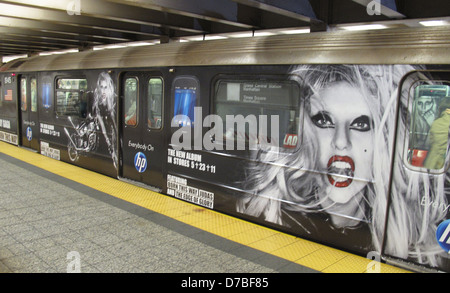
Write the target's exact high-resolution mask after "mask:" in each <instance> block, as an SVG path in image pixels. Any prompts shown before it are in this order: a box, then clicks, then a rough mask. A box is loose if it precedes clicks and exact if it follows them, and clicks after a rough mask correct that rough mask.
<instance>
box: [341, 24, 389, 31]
mask: <svg viewBox="0 0 450 293" xmlns="http://www.w3.org/2000/svg"><path fill="white" fill-rule="evenodd" d="M341 28H343V29H345V30H348V31H365V30H379V29H385V28H387V26H385V25H382V24H365V25H348V26H342V27H341Z"/></svg>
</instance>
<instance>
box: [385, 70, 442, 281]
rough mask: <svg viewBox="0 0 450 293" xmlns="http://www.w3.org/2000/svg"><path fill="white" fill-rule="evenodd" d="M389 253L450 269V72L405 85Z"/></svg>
mask: <svg viewBox="0 0 450 293" xmlns="http://www.w3.org/2000/svg"><path fill="white" fill-rule="evenodd" d="M401 93H402V97H401V101H402V103H406V105H405V107H403V106H402V107H400V111H399V118H398V125H399V127H398V130H397V143H396V151H395V154H396V156H395V158H394V159H395V160H394V164H393V170H392V173H391V174H393V175H392V176H393V177H392V183H391V185H390V194H389V210H388V216H387V227H386V238H385V242H384V254H385V255H386V256H387V257H388V259H394V260H398V259H401V260H402V261H403V262H404V261H406V262H408V263H414V264H417V265H420V266H428V267H431V268H434V269H438V270H443V271H447V272H450V254H449V251H450V212H449V209H450V205H449V201H450V192H449V190H450V181H449V180H450V171H449V167H450V152H449V150H450V72H448V71H430V72H422V71H421V72H413V73H411V74H410V75H408V76H407V77H406V78H405V79H404V82H403V84H402V88H401Z"/></svg>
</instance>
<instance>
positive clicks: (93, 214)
mask: <svg viewBox="0 0 450 293" xmlns="http://www.w3.org/2000/svg"><path fill="white" fill-rule="evenodd" d="M0 180H1V182H3V183H2V185H3V186H2V188H1V189H0V272H67V271H70V270H73V269H74V268H75V269H78V268H80V270H81V272H86V273H87V272H164V273H171V272H185V273H195V272H199V273H200V272H211V273H272V272H330V273H333V272H340V273H341V272H352V273H354V272H356V273H363V272H366V271H367V269H368V268H369V269H370V265H371V264H373V263H372V262H371V260H369V259H366V258H363V257H359V256H355V255H352V254H349V253H346V252H343V251H340V250H336V249H332V248H329V247H326V246H323V245H319V244H316V243H313V242H310V241H306V240H303V239H300V238H297V237H294V236H291V235H287V234H283V233H280V232H277V231H274V230H271V229H268V228H265V227H261V226H258V225H255V224H252V223H248V222H245V221H242V220H239V219H236V218H233V217H229V216H226V215H223V214H220V213H217V212H215V211H211V210H209V209H205V208H202V207H199V206H195V205H192V204H189V203H186V202H182V201H179V200H177V199H174V198H171V197H169V196H165V195H161V194H158V193H155V192H152V191H149V190H147V189H144V188H141V187H137V186H134V185H131V184H128V183H125V182H122V181H119V180H116V179H113V178H109V177H106V176H103V175H100V174H97V173H94V172H90V171H88V170H84V169H81V168H78V167H76V166H73V165H70V164H66V163H63V162H59V161H56V160H53V159H49V158H47V157H44V156H42V155H39V154H37V153H34V152H31V151H29V150H25V149H22V148H18V147H15V146H12V145H9V144H6V143H3V142H0ZM78 260H79V262H78ZM78 264H79V266H78ZM377 265H379V267H380V271H381V272H406V271H404V270H401V269H399V268H396V267H392V266H389V265H385V264H377Z"/></svg>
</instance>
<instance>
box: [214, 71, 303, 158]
mask: <svg viewBox="0 0 450 293" xmlns="http://www.w3.org/2000/svg"><path fill="white" fill-rule="evenodd" d="M299 90H300V89H299V86H298V84H297V83H296V82H295V81H293V80H264V81H262V80H250V79H248V80H218V82H217V83H216V88H215V97H214V106H213V107H214V111H215V114H217V115H219V116H220V117H221V119H222V120H223V121H224V130H223V131H224V132H223V133H224V139H225V140H226V141H228V140H230V139H234V141H235V142H236V143H237V144H238V146H237V149H239V143H241V146H242V144H245V145H246V146H249V147H250V144H253V146H254V145H255V144H263V143H264V144H271V145H275V146H280V147H281V148H282V149H284V150H287V149H294V148H296V147H297V144H298V142H299V140H298V134H299V131H298V128H299V110H300V107H299V99H298V96H299ZM230 115H231V116H230ZM238 115H242V116H243V117H244V118H245V119H246V122H247V123H246V125H245V128H244V127H242V126H239V125H237V124H238V123H234V124H233V126H232V127H231V128H229V129H227V127H228V126H227V124H228V123H225V121H227V118H228V117H237V116H238ZM249 115H250V116H249ZM248 117H254V119H253V121H256V123H258V126H257V127H253V130H251V129H250V122H251V121H252V120H249V119H247V118H248ZM261 117H262V118H264V119H265V121H267V122H262V121H264V120H261ZM273 118H277V119H273ZM235 119H236V118H235ZM227 122H228V121H227ZM263 123H264V124H265V125H264V124H263ZM275 123H278V127H277V126H276V124H275ZM262 131H264V132H262ZM277 131H278V133H276V132H277ZM273 139H277V141H273ZM218 142H219V141H218Z"/></svg>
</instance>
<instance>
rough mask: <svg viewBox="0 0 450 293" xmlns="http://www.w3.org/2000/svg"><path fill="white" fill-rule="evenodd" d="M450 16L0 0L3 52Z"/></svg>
mask: <svg viewBox="0 0 450 293" xmlns="http://www.w3.org/2000/svg"><path fill="white" fill-rule="evenodd" d="M449 15H450V1H448V0H427V1H423V0H386V1H385V0H374V1H371V0H309V1H308V0H39V1H36V0H22V1H19V0H15V1H0V56H7V55H19V54H29V55H33V54H37V53H40V52H49V51H58V50H68V49H78V50H88V49H91V48H94V47H96V46H105V45H110V44H118V43H131V42H160V43H167V42H173V41H179V40H181V39H183V38H189V37H194V36H195V37H200V38H202V37H203V38H204V39H206V38H208V37H210V36H217V35H227V34H237V33H240V32H246V33H251V34H253V35H255V33H259V32H266V31H268V30H272V31H274V30H275V31H280V30H284V29H294V28H295V29H298V28H304V29H310V31H311V32H316V31H329V30H335V29H339V28H341V27H343V26H344V25H356V24H365V23H379V24H384V25H387V26H408V27H414V26H419V25H420V24H418V23H419V21H423V20H435V19H444V20H445V21H449V23H450V19H449Z"/></svg>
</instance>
